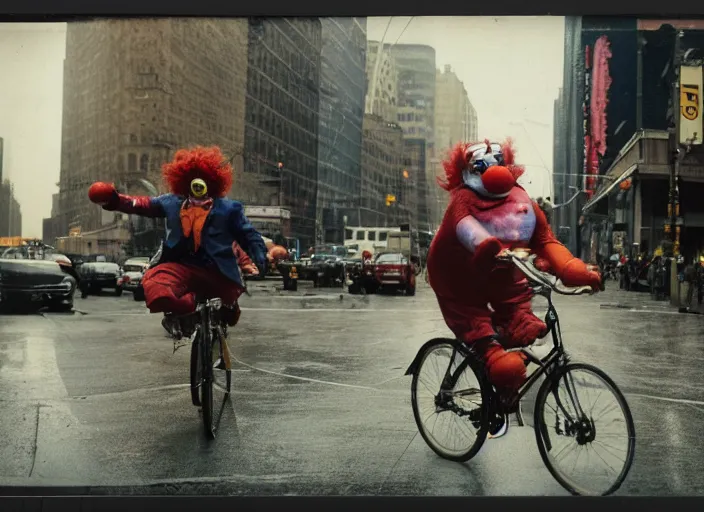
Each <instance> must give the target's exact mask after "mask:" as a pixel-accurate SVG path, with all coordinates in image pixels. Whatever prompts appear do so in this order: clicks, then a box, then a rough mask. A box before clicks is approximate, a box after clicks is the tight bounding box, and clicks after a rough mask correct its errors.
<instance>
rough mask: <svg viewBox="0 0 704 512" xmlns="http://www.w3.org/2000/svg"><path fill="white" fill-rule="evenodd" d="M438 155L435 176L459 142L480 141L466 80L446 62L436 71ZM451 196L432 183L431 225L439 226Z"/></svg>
mask: <svg viewBox="0 0 704 512" xmlns="http://www.w3.org/2000/svg"><path fill="white" fill-rule="evenodd" d="M435 98H436V100H435V149H436V151H435V155H434V156H435V158H434V160H433V169H434V171H435V175H436V176H444V170H443V168H442V161H443V160H444V158H445V157H446V156H447V153H448V152H449V151H450V149H451V148H452V147H453V146H454V145H455V144H457V143H458V142H461V141H462V142H466V141H476V140H478V137H479V134H478V127H477V111H476V109H475V108H474V106H473V105H472V102H471V101H469V97H468V96H467V89H465V86H464V83H462V81H461V80H460V79H459V78H458V77H457V75H456V74H455V72H454V71H452V68H451V67H450V66H449V65H446V66H445V67H444V69H443V71H440V70H439V69H438V70H437V73H436V78H435ZM448 199H449V196H448V194H447V193H446V192H445V191H444V190H442V189H441V188H440V187H438V186H437V184H436V183H435V180H433V181H431V182H430V183H429V204H430V210H431V222H430V224H431V226H432V227H433V228H435V227H437V226H438V225H439V224H440V221H441V220H442V216H443V215H444V213H445V208H446V207H447V202H448Z"/></svg>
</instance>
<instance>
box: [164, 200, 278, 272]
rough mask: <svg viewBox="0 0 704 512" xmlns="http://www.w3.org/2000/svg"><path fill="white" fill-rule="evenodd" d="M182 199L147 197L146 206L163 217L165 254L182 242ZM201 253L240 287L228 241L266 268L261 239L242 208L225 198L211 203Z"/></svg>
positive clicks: (264, 252) (238, 203)
mask: <svg viewBox="0 0 704 512" xmlns="http://www.w3.org/2000/svg"><path fill="white" fill-rule="evenodd" d="M185 200H186V198H185V197H183V196H178V195H176V194H164V195H161V196H158V197H152V198H150V203H151V204H150V207H151V209H153V210H160V211H161V213H162V214H163V216H164V217H165V218H166V239H165V240H164V248H165V252H166V251H168V250H170V249H174V248H175V247H176V246H177V245H178V244H180V243H183V241H184V236H183V231H182V229H181V216H180V212H181V205H183V202H184V201H185ZM201 240H202V242H201V244H202V250H203V251H205V254H206V255H207V256H208V257H209V258H210V259H211V260H212V261H213V262H214V263H215V264H216V265H217V267H218V269H219V270H220V272H222V273H223V274H224V275H225V276H226V277H227V278H228V279H230V280H232V281H234V282H235V283H237V284H239V285H242V284H243V283H242V276H241V275H240V269H239V266H238V264H237V260H236V259H235V255H234V253H233V252H232V242H234V241H236V242H237V243H238V244H239V245H240V247H242V249H244V250H245V251H246V252H247V253H248V254H249V256H250V257H251V258H252V261H253V262H254V263H255V264H256V265H257V266H258V267H260V269H262V270H264V268H265V267H266V262H267V260H266V252H267V251H266V246H265V245H264V240H263V239H262V236H261V235H260V234H259V232H257V230H256V229H254V226H252V224H250V222H249V220H248V219H247V217H246V216H245V214H244V206H243V205H242V203H240V202H238V201H233V200H231V199H226V198H218V199H214V200H213V206H212V208H211V209H210V212H209V213H208V217H207V218H206V220H205V225H204V226H203V233H202V235H201Z"/></svg>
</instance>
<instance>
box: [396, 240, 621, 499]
mask: <svg viewBox="0 0 704 512" xmlns="http://www.w3.org/2000/svg"><path fill="white" fill-rule="evenodd" d="M533 258H534V257H533ZM501 259H503V260H504V261H507V262H510V263H513V264H514V265H515V266H516V267H517V268H518V269H520V270H521V271H522V272H523V274H525V275H526V277H527V278H528V281H529V283H530V286H531V288H532V290H533V294H534V295H540V296H542V297H544V298H546V299H547V302H548V310H547V314H546V317H545V323H546V324H547V326H548V332H549V333H550V334H552V344H553V346H552V348H551V350H550V352H549V353H548V354H547V355H545V356H544V357H542V358H539V357H537V356H536V355H535V354H534V353H533V352H532V350H531V348H530V347H523V348H516V349H511V350H509V351H510V352H511V351H520V352H522V353H523V354H524V355H525V357H526V358H527V361H529V362H531V363H534V364H536V365H537V366H538V368H537V369H536V370H535V371H533V372H532V373H531V374H530V375H529V376H528V378H527V380H526V382H525V383H524V384H523V385H522V386H521V388H520V389H519V390H518V392H517V394H516V395H515V396H514V397H513V399H511V400H509V401H508V402H504V401H502V400H501V399H500V398H499V396H498V394H497V392H496V390H495V389H494V387H493V386H492V385H491V384H490V383H489V381H488V379H487V376H486V373H485V370H484V365H483V363H482V362H481V361H480V359H479V358H478V356H477V355H476V354H475V352H474V351H473V350H472V349H471V348H470V347H469V346H467V345H466V344H465V343H462V342H460V341H458V340H456V339H449V338H435V339H432V340H430V341H428V342H427V343H425V344H424V345H423V346H422V347H421V348H420V350H419V351H418V353H417V355H416V357H415V359H414V360H413V362H412V363H411V365H410V366H409V367H408V370H407V371H406V375H412V376H413V379H412V382H411V401H412V407H413V416H414V418H415V421H416V424H417V426H418V430H419V432H420V434H421V436H422V437H423V439H424V440H425V442H426V443H427V444H428V446H430V448H431V449H432V450H433V451H434V452H435V453H436V454H437V455H439V456H440V457H443V458H445V459H448V460H452V461H456V462H466V461H468V460H470V459H471V458H472V457H474V456H475V455H476V454H477V453H478V452H479V450H480V449H481V447H482V445H483V444H484V442H485V440H486V439H487V437H488V436H489V434H495V433H496V432H497V431H498V430H499V428H500V427H502V426H503V425H504V424H505V425H506V427H508V420H509V414H510V413H512V412H513V413H515V414H516V417H517V420H518V424H519V426H523V424H524V422H523V415H522V412H521V410H520V403H521V400H522V399H523V398H524V397H525V395H526V393H527V392H528V391H529V390H530V389H531V388H532V387H533V386H534V385H535V383H536V382H537V381H538V380H539V379H540V378H541V377H545V380H544V382H543V383H542V385H541V386H540V387H539V389H538V393H537V398H536V401H535V409H534V429H535V436H536V442H537V444H538V451H539V452H540V456H541V458H542V460H543V462H544V464H545V465H546V467H547V469H548V470H549V471H550V474H551V475H552V476H553V477H554V478H555V480H557V482H558V483H559V484H560V485H561V486H562V487H564V488H565V489H566V490H567V491H569V492H570V493H571V494H573V495H603V496H606V495H609V494H612V493H613V492H615V491H616V490H618V488H619V487H620V486H621V484H622V483H623V481H624V480H625V479H626V476H627V475H628V472H629V470H630V468H631V465H632V463H633V457H634V452H635V427H634V424H633V418H632V416H631V411H630V409H629V407H628V404H627V402H626V399H625V397H624V396H623V394H622V393H621V391H620V390H619V389H618V387H617V386H616V384H615V383H614V382H613V380H611V378H610V377H609V376H608V375H606V374H605V373H604V372H603V371H602V370H600V369H599V368H597V367H595V366H593V365H589V364H585V363H574V362H572V361H571V359H570V357H569V355H568V354H567V353H566V352H565V348H564V345H563V340H562V333H561V329H560V321H559V318H558V315H557V310H556V309H555V306H554V305H553V302H552V296H551V294H552V292H553V291H554V292H556V293H560V294H562V295H581V294H584V293H591V292H592V290H591V288H590V287H586V286H585V287H578V288H566V287H564V286H563V285H561V284H560V283H559V281H558V280H557V278H555V277H554V276H551V275H550V274H546V273H543V272H541V271H539V270H537V269H536V268H535V267H534V266H533V265H532V261H531V259H530V258H529V257H527V253H521V252H519V251H515V252H507V253H505V256H504V257H503V258H501ZM543 339H544V340H545V339H547V334H546V336H545V338H543ZM541 341H542V340H541ZM533 346H539V344H534V345H533ZM443 350H444V351H445V353H448V352H451V355H450V356H449V358H450V362H449V365H448V366H447V369H446V370H444V373H442V372H443V368H444V366H441V364H442V365H444V363H440V364H439V365H438V366H437V368H438V370H439V372H440V373H441V375H440V377H439V378H438V382H436V386H434V387H432V388H430V387H428V385H426V384H425V382H424V381H423V382H421V375H423V374H424V370H425V369H426V368H430V367H431V366H432V365H431V364H430V362H429V358H430V356H432V355H434V354H435V353H439V352H441V351H443ZM457 355H459V356H460V357H459V358H457ZM456 359H457V361H456ZM426 362H427V363H428V364H426ZM579 373H584V374H587V375H591V376H592V377H596V380H598V381H601V383H603V384H605V385H606V390H608V391H610V393H611V394H612V395H613V397H612V398H615V405H616V406H617V407H620V411H621V413H622V418H621V420H622V422H623V424H622V425H621V426H620V428H619V431H621V432H622V433H625V434H626V436H627V439H626V440H625V442H624V443H623V444H624V447H623V448H617V447H614V446H612V445H611V444H610V443H611V442H612V439H613V438H614V437H615V436H616V434H608V433H604V432H602V431H603V430H605V428H606V427H607V426H609V424H607V423H604V424H603V425H602V424H601V423H599V429H597V428H596V426H597V422H596V420H595V419H594V415H593V412H594V408H595V406H596V405H597V403H598V402H599V399H600V398H601V396H602V395H603V394H604V390H602V391H601V393H600V394H598V396H597V398H596V400H595V402H594V403H593V404H592V407H591V409H589V410H587V408H586V407H583V402H584V399H585V396H586V394H585V395H581V391H580V396H578V394H577V386H576V385H575V380H576V379H575V375H577V374H579ZM464 377H467V378H468V379H469V382H468V384H463V385H460V382H461V381H462V379H463V378H464ZM419 383H420V384H421V385H422V386H424V387H425V388H426V389H427V390H428V391H429V395H430V398H429V402H430V409H431V410H432V412H431V414H430V415H427V411H424V414H425V415H426V416H427V417H426V418H425V419H426V420H427V419H430V417H431V416H433V415H436V420H435V423H434V424H433V426H432V428H430V429H428V427H427V426H426V423H425V421H424V419H423V417H422V415H421V403H420V401H419V395H420V393H421V390H420V389H419ZM561 384H564V389H563V388H561ZM434 389H438V391H434ZM580 389H581V388H580ZM584 389H585V390H586V391H588V390H589V388H588V387H585V388H584ZM551 399H554V404H555V406H554V407H553V406H552V405H550V404H549V400H551ZM546 408H547V409H550V411H548V410H547V409H546ZM610 408H611V405H609V406H607V407H605V408H603V409H602V412H605V411H606V410H608V409H610ZM546 412H547V413H549V412H553V413H554V416H555V417H554V421H546V419H545V417H544V416H545V414H546ZM441 416H442V417H444V418H447V419H448V421H453V420H457V421H456V422H455V426H456V427H458V428H457V429H456V434H455V437H457V434H459V433H461V431H462V427H463V426H464V427H469V428H468V430H469V431H470V433H469V434H468V435H467V441H466V442H465V445H462V446H459V447H456V446H455V445H453V446H452V447H449V446H447V445H446V444H443V443H442V442H441V441H440V440H438V439H437V437H436V434H435V427H436V426H437V423H438V422H439V419H440V417H441ZM502 421H503V423H502ZM612 423H613V422H612ZM465 430H467V429H465ZM472 430H473V431H474V433H473V434H472V433H471V431H472ZM553 431H554V432H553ZM598 433H601V437H600V438H599V440H597V434H598ZM551 436H552V437H551ZM561 437H562V438H566V439H568V443H569V440H570V439H574V440H576V446H577V447H578V448H580V449H584V450H586V451H587V456H589V455H590V454H591V453H592V452H594V453H595V454H596V455H597V456H598V457H599V458H600V459H601V460H602V461H603V462H604V463H605V464H606V465H607V466H609V468H610V469H611V470H612V471H613V472H614V473H615V474H616V475H617V477H616V479H615V481H613V482H610V483H607V485H605V486H604V487H602V488H600V489H596V490H594V489H590V488H587V487H585V486H584V484H582V483H579V482H578V481H577V480H576V477H575V476H573V475H567V474H565V473H563V472H561V470H560V468H558V465H557V462H558V460H557V459H558V458H559V457H560V456H561V455H563V454H565V455H566V454H567V453H569V451H567V452H565V450H566V448H567V446H568V444H566V446H564V447H562V448H561V449H559V450H556V449H555V448H556V445H557V443H558V442H559V441H560V438H561ZM602 438H605V439H606V442H607V443H609V444H604V441H602V440H601V439H602ZM597 447H599V448H600V449H601V450H603V452H601V453H600V452H599V451H597ZM607 448H608V449H607ZM590 450H591V452H590ZM609 450H614V451H616V450H619V451H621V452H623V454H624V455H625V457H624V460H623V465H622V467H621V470H620V471H617V470H616V469H614V468H613V467H611V466H610V465H609V464H608V463H607V462H606V460H604V458H603V457H602V455H605V453H608V454H609V455H613V453H612V452H611V451H609ZM581 453H582V451H580V452H579V454H578V455H577V459H576V460H575V463H574V469H576V467H577V462H578V461H579V456H580V455H581Z"/></svg>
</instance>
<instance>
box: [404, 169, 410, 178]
mask: <svg viewBox="0 0 704 512" xmlns="http://www.w3.org/2000/svg"><path fill="white" fill-rule="evenodd" d="M408 176H409V174H408V171H407V170H406V169H404V170H403V177H404V179H408Z"/></svg>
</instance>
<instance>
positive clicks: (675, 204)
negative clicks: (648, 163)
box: [665, 30, 682, 256]
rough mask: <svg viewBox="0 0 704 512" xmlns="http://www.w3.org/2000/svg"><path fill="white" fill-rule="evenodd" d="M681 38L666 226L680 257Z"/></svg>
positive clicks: (676, 66)
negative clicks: (678, 224)
mask: <svg viewBox="0 0 704 512" xmlns="http://www.w3.org/2000/svg"><path fill="white" fill-rule="evenodd" d="M681 38H682V32H681V31H679V30H678V31H676V32H675V49H674V58H673V63H674V64H673V65H674V72H675V80H674V82H673V84H672V113H673V117H674V118H675V119H674V121H675V126H674V129H672V130H671V132H670V155H672V162H671V166H670V194H669V203H668V205H667V216H668V217H669V220H670V222H669V224H668V225H665V232H666V233H668V234H669V238H670V240H671V241H672V253H673V256H678V255H679V251H680V247H679V245H680V244H679V238H680V237H679V235H680V228H679V226H677V218H678V217H679V214H680V201H679V189H678V186H677V181H678V177H679V173H680V163H681V159H682V156H681V155H682V151H681V150H680V143H679V139H680V119H681V117H682V115H681V113H680V76H679V74H680V66H681V64H682V50H681Z"/></svg>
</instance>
